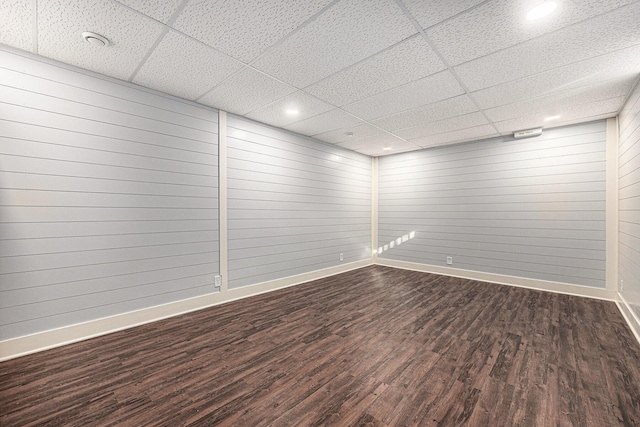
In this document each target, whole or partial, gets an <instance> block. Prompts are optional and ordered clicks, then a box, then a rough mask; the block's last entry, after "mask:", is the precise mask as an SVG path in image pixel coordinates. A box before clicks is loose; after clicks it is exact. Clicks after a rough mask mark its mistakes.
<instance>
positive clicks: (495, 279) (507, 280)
mask: <svg viewBox="0 0 640 427" xmlns="http://www.w3.org/2000/svg"><path fill="white" fill-rule="evenodd" d="M376 264H378V265H384V266H387V267H394V268H402V269H404V270H413V271H422V272H425V273H435V274H442V275H445V276H452V277H459V278H462V279H472V280H478V281H481V282H491V283H497V284H499V285H509V286H516V287H519V288H527V289H535V290H539V291H547V292H555V293H559V294H567V295H575V296H579V297H586V298H596V299H603V300H607V301H615V300H616V292H615V291H614V290H610V289H604V288H592V287H589V286H580V285H572V284H569V283H560V282H549V281H546V280H538V279H528V278H526V277H516V276H506V275H503V274H494V273H484V272H481V271H473V270H462V269H459V268H450V267H441V266H438V265H429V264H419V263H416V262H407V261H396V260H391V259H384V258H378V259H377V261H376Z"/></svg>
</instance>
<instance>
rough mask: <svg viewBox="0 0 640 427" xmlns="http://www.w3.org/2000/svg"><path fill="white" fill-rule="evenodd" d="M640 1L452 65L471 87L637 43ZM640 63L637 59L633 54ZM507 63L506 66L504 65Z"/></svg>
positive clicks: (531, 72)
mask: <svg viewBox="0 0 640 427" xmlns="http://www.w3.org/2000/svg"><path fill="white" fill-rule="evenodd" d="M639 16H640V2H637V3H635V4H633V5H631V6H627V7H624V8H620V9H617V10H616V11H614V12H611V13H609V14H607V15H604V16H602V17H600V18H598V19H594V20H590V21H587V22H584V23H581V24H576V25H573V26H571V27H569V28H565V29H562V30H559V31H556V32H554V33H551V34H547V35H545V36H542V37H539V38H537V39H534V40H530V41H527V42H524V43H522V44H519V45H516V46H513V47H511V48H508V49H505V50H502V51H499V52H496V53H494V54H491V55H488V56H485V57H482V58H480V59H477V60H474V61H471V62H467V63H465V64H463V65H460V66H458V67H455V71H456V72H457V73H458V75H459V76H460V78H461V79H462V81H463V82H464V83H465V85H466V86H467V88H468V89H469V90H470V91H472V92H473V91H476V90H479V89H482V88H486V87H490V86H494V85H497V84H501V83H505V82H508V81H511V80H515V79H519V78H522V77H525V76H530V75H533V74H536V73H540V72H544V71H547V70H550V69H553V68H556V67H561V66H564V65H568V64H571V63H574V62H578V61H581V60H584V59H587V58H592V57H595V56H598V55H603V54H606V53H608V52H612V51H615V50H618V49H624V48H627V47H631V46H635V45H638V44H640V19H638V17H639ZM634 62H636V63H639V64H640V59H639V58H635V61H634ZM506 64H508V66H506Z"/></svg>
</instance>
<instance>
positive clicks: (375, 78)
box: [305, 36, 446, 106]
mask: <svg viewBox="0 0 640 427" xmlns="http://www.w3.org/2000/svg"><path fill="white" fill-rule="evenodd" d="M445 68H446V67H445V66H444V64H443V63H442V61H440V59H439V58H438V56H437V55H436V54H435V52H434V51H433V50H432V49H431V48H430V47H429V45H428V44H427V42H426V41H425V40H424V39H423V38H422V37H421V36H414V37H412V38H410V39H408V40H405V41H403V42H401V43H399V44H397V45H395V46H393V47H391V48H390V49H387V50H384V51H382V52H380V53H378V54H376V55H373V56H371V57H369V58H367V59H365V60H364V61H362V62H359V63H357V64H355V65H353V66H351V67H349V68H346V69H344V70H342V71H339V72H337V73H336V74H334V75H332V76H330V77H327V78H326V79H324V80H321V81H319V82H317V83H315V84H313V85H311V86H309V87H307V88H305V91H306V92H309V93H311V94H313V95H315V96H317V97H318V98H320V99H323V100H325V101H327V102H330V103H332V104H334V105H337V106H342V105H345V104H349V103H352V102H355V101H358V100H360V99H362V98H365V97H368V96H371V95H375V94H376V93H380V92H384V91H385V90H388V89H391V88H393V87H396V86H401V85H403V84H405V83H409V82H411V81H413V80H417V79H420V78H422V77H426V76H428V75H431V74H434V73H436V72H438V71H442V70H444V69H445ZM354 82H358V84H354Z"/></svg>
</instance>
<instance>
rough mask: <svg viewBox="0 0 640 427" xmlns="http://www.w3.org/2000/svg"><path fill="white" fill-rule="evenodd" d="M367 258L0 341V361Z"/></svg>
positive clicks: (354, 265) (342, 267) (362, 263)
mask: <svg viewBox="0 0 640 427" xmlns="http://www.w3.org/2000/svg"><path fill="white" fill-rule="evenodd" d="M372 264H373V262H372V260H371V259H366V260H362V261H356V262H351V263H348V264H342V265H339V266H335V267H329V268H325V269H322V270H316V271H311V272H309V273H303V274H299V275H296V276H290V277H286V278H283V279H277V280H270V281H268V282H263V283H258V284H255V285H251V286H245V287H242V288H238V289H230V290H228V291H226V292H218V293H213V294H207V295H202V296H198V297H195V298H189V299H185V300H181V301H175V302H171V303H168V304H162V305H158V306H154V307H149V308H144V309H141V310H136V311H130V312H127V313H123V314H118V315H115V316H110V317H105V318H102V319H96V320H91V321H89V322H84V323H78V324H75V325H70V326H65V327H63V328H58V329H52V330H48V331H43V332H39V333H36V334H32V335H26V336H23V337H17V338H13V339H9V340H5V341H0V362H1V361H4V360H9V359H14V358H16V357H20V356H25V355H27V354H32V353H36V352H39V351H44V350H48V349H51V348H55V347H60V346H63V345H67V344H72V343H74V342H78V341H83V340H86V339H89V338H94V337H98V336H101V335H106V334H110V333H112V332H117V331H121V330H123V329H128V328H133V327H135V326H140V325H144V324H145V323H150V322H155V321H157V320H162V319H166V318H168V317H173V316H178V315H181V314H185V313H189V312H192V311H196V310H202V309H204V308H207V307H212V306H214V305H219V304H224V303H226V302H230V301H234V300H238V299H242V298H247V297H250V296H254V295H259V294H263V293H266V292H271V291H275V290H277V289H282V288H287V287H289V286H295V285H299V284H301V283H305V282H309V281H312V280H317V279H322V278H324V277H329V276H333V275H336V274H339V273H344V272H347V271H350V270H355V269H358V268H362V267H366V266H369V265H372Z"/></svg>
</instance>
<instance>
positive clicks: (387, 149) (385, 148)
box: [383, 147, 391, 151]
mask: <svg viewBox="0 0 640 427" xmlns="http://www.w3.org/2000/svg"><path fill="white" fill-rule="evenodd" d="M383 150H384V151H389V150H391V147H384V148H383Z"/></svg>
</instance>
